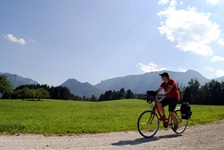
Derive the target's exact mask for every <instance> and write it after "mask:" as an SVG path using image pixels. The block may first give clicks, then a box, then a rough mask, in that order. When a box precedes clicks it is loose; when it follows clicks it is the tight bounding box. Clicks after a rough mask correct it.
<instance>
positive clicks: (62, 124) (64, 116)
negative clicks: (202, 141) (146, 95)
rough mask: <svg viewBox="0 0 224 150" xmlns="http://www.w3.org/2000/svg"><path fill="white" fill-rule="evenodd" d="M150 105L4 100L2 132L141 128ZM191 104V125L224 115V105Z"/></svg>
mask: <svg viewBox="0 0 224 150" xmlns="http://www.w3.org/2000/svg"><path fill="white" fill-rule="evenodd" d="M150 105H152V104H150ZM150 105H149V104H147V103H146V101H144V100H133V99H126V100H114V101H105V102H85V101H65V100H41V101H22V100H0V120H1V121H0V134H20V133H22V134H31V133H32V134H44V135H53V134H56V135H70V134H82V133H102V132H114V131H137V120H138V117H139V115H140V114H141V113H142V112H143V111H145V110H147V109H149V107H150ZM191 107H192V111H193V115H192V118H191V119H190V120H189V125H190V126H191V125H197V124H204V123H209V122H214V121H217V120H223V119H224V106H208V105H207V106H206V105H191ZM166 109H167V108H166ZM161 124H162V123H161Z"/></svg>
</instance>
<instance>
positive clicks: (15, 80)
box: [0, 73, 38, 88]
mask: <svg viewBox="0 0 224 150" xmlns="http://www.w3.org/2000/svg"><path fill="white" fill-rule="evenodd" d="M0 75H5V76H6V77H7V80H8V81H9V82H10V83H11V85H12V86H13V88H16V87H18V86H20V85H24V84H38V82H36V81H34V80H32V79H29V78H24V77H21V76H18V75H16V74H10V73H0Z"/></svg>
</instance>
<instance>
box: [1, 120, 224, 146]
mask: <svg viewBox="0 0 224 150" xmlns="http://www.w3.org/2000/svg"><path fill="white" fill-rule="evenodd" d="M115 149H116V150H117V149H119V150H120V149H121V150H122V149H124V150H136V149H138V150H141V149H152V150H171V149H173V150H224V120H223V121H219V122H215V123H211V124H205V125H198V126H191V127H189V128H188V129H187V130H186V131H185V132H184V133H183V134H182V135H177V134H174V133H173V131H171V130H162V129H160V130H159V131H158V132H157V134H156V135H155V137H153V138H150V139H145V138H143V137H141V135H140V134H139V133H138V132H137V131H130V132H116V133H103V134H83V135H72V136H43V135H1V136H0V150H115Z"/></svg>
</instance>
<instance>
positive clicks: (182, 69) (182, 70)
mask: <svg viewBox="0 0 224 150" xmlns="http://www.w3.org/2000/svg"><path fill="white" fill-rule="evenodd" d="M179 71H180V72H186V71H187V69H185V68H179Z"/></svg>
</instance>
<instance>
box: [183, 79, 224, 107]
mask: <svg viewBox="0 0 224 150" xmlns="http://www.w3.org/2000/svg"><path fill="white" fill-rule="evenodd" d="M181 96H182V100H183V101H188V102H189V103H192V104H206V105H224V82H223V81H222V82H218V81H215V80H211V81H210V82H208V83H205V85H203V86H201V85H200V83H199V82H198V80H197V79H195V80H193V79H191V80H190V81H189V82H188V86H187V87H184V88H183V89H182V90H181Z"/></svg>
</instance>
